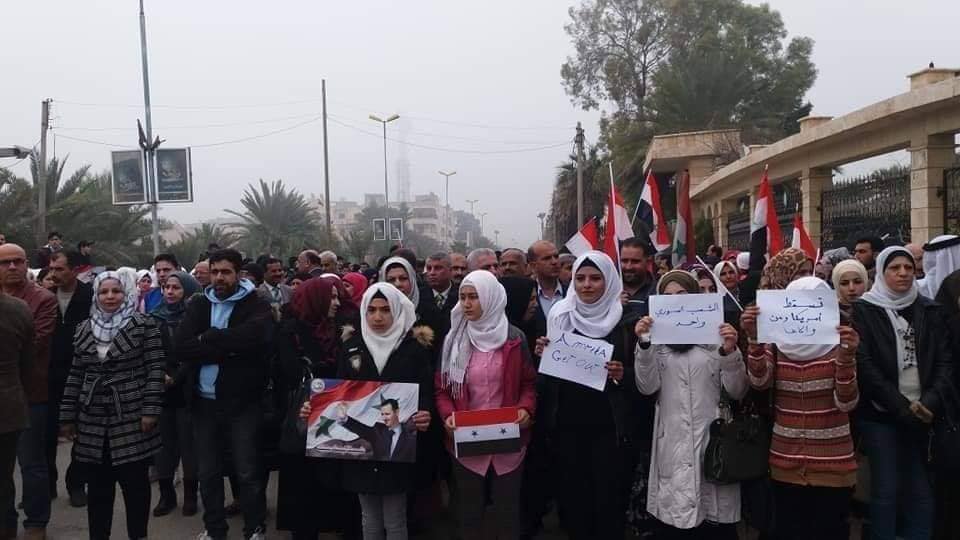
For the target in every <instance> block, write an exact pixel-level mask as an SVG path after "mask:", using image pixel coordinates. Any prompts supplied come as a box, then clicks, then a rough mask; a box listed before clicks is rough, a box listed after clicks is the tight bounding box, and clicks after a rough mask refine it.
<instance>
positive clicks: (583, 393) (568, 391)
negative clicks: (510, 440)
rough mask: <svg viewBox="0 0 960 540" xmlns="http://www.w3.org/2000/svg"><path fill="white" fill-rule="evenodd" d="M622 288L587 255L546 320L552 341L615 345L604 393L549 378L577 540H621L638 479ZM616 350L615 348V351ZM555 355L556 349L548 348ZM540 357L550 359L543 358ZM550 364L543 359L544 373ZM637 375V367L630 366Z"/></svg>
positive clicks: (549, 413) (566, 507) (553, 428)
mask: <svg viewBox="0 0 960 540" xmlns="http://www.w3.org/2000/svg"><path fill="white" fill-rule="evenodd" d="M622 291H623V284H622V283H621V281H620V276H619V274H618V273H617V266H616V264H615V263H614V262H613V261H612V260H611V259H610V257H608V256H607V255H606V254H604V253H601V252H599V251H588V252H586V253H584V254H583V255H581V256H579V257H577V260H576V261H575V262H574V263H573V286H572V287H570V288H569V289H567V295H566V297H565V298H564V299H563V300H561V301H560V302H558V303H557V304H556V305H554V306H553V309H552V310H550V316H549V317H548V318H547V337H546V338H542V339H540V340H539V341H538V344H537V348H538V349H540V350H541V352H542V350H543V348H544V347H546V346H548V345H549V344H550V343H553V342H556V343H560V342H561V341H567V342H569V341H574V340H572V339H571V336H583V337H584V338H589V339H583V340H579V341H581V342H584V341H589V340H595V341H600V342H604V343H605V344H609V345H612V346H613V347H612V349H613V352H612V354H611V355H610V356H609V357H608V358H609V360H607V361H606V362H605V366H604V367H605V368H606V378H605V380H601V381H600V382H601V386H602V389H599V390H598V389H596V388H595V387H593V386H585V385H584V384H578V383H576V382H571V381H570V380H565V379H561V378H558V377H554V376H551V377H546V381H547V382H546V384H545V385H544V389H543V393H542V394H541V395H542V399H543V401H544V404H543V407H542V411H543V412H542V415H541V416H542V417H543V418H544V424H545V425H546V427H547V428H548V429H549V430H550V432H551V434H552V439H553V443H554V448H555V450H556V452H557V454H558V457H559V461H560V466H561V468H562V471H563V475H564V481H563V482H561V484H560V490H559V493H558V496H559V502H560V508H561V512H562V515H563V516H564V526H565V527H566V529H567V533H568V534H569V536H570V538H573V539H587V538H622V537H623V529H624V521H625V507H626V495H627V493H628V491H629V488H630V482H631V480H632V472H633V466H632V463H631V461H630V456H631V455H632V454H633V451H634V447H633V444H634V443H636V442H637V441H638V440H639V437H638V436H637V435H638V434H637V433H635V431H636V425H637V422H636V419H635V417H634V414H635V412H636V411H637V410H638V406H636V404H635V401H634V400H635V399H638V398H639V393H638V392H637V389H636V386H635V385H634V383H633V374H632V373H628V374H627V376H625V375H624V364H623V363H622V362H621V361H620V360H618V359H619V358H625V357H626V354H625V351H624V349H625V346H624V343H625V341H626V340H625V338H626V335H625V332H626V331H628V330H625V329H624V328H623V327H621V326H620V319H621V316H622V314H623V307H622V305H621V303H620V293H621V292H622ZM608 349H609V347H608ZM547 352H548V353H549V352H550V350H549V349H547ZM540 356H543V355H542V354H541V355H540ZM549 361H551V360H550V359H549V358H542V359H541V360H540V367H541V370H543V369H544V365H545V364H546V363H548V362H549ZM629 369H630V371H632V370H633V366H632V365H631V366H629Z"/></svg>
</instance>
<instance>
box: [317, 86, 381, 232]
mask: <svg viewBox="0 0 960 540" xmlns="http://www.w3.org/2000/svg"><path fill="white" fill-rule="evenodd" d="M320 92H321V94H322V96H323V205H324V206H325V207H326V213H327V244H328V245H329V246H330V247H333V226H332V224H331V220H330V204H331V203H330V159H329V157H328V154H327V80H326V79H321V80H320ZM384 230H386V224H384Z"/></svg>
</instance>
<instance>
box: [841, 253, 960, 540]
mask: <svg viewBox="0 0 960 540" xmlns="http://www.w3.org/2000/svg"><path fill="white" fill-rule="evenodd" d="M915 268H916V262H915V261H914V259H913V256H912V255H911V254H910V252H909V251H907V250H906V249H905V248H902V247H898V246H892V247H888V248H886V249H884V250H883V251H881V252H880V255H879V257H877V265H876V269H877V276H876V280H875V281H874V283H873V287H871V289H870V290H869V291H868V292H867V293H866V294H864V295H863V297H862V299H861V300H860V301H859V302H857V303H855V304H854V306H853V320H854V323H855V324H856V327H857V331H858V332H859V333H860V337H861V343H860V347H859V348H858V349H857V377H858V381H859V384H860V397H861V399H860V407H859V408H858V409H857V416H858V418H857V421H858V427H859V428H860V433H861V435H862V438H863V448H864V452H865V453H866V454H867V456H868V457H869V458H870V477H871V480H872V481H871V490H870V510H869V515H870V531H871V538H874V539H881V540H886V539H890V540H892V539H893V538H894V537H895V536H896V534H897V532H898V530H900V534H901V536H902V537H903V538H907V539H911V540H912V539H918V538H930V537H931V534H932V525H933V513H934V500H933V494H932V490H931V485H930V482H931V480H932V478H931V476H930V472H929V470H928V468H927V462H926V460H927V450H928V447H927V443H928V436H927V433H928V431H929V430H930V426H931V424H932V423H933V421H934V419H936V418H938V417H940V416H941V415H943V413H944V407H945V406H946V403H945V400H947V399H951V398H950V396H952V395H953V392H954V390H953V389H952V388H951V386H952V385H951V382H950V377H951V363H952V361H953V359H952V355H951V349H950V340H949V339H948V338H947V334H946V328H945V327H944V325H943V323H942V316H941V313H940V306H939V305H938V304H936V303H934V302H933V301H932V300H930V299H929V298H926V297H924V296H922V295H921V294H920V292H919V287H918V286H917V282H916V279H915V277H914V270H915ZM898 501H903V502H904V507H903V513H902V514H901V515H902V516H904V519H903V520H902V522H901V523H897V515H898Z"/></svg>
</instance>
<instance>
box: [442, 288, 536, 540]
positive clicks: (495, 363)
mask: <svg viewBox="0 0 960 540" xmlns="http://www.w3.org/2000/svg"><path fill="white" fill-rule="evenodd" d="M506 306H507V293H506V291H505V290H504V288H503V286H502V285H501V284H500V283H499V282H498V281H497V278H496V277H494V275H493V274H491V273H490V272H487V271H486V270H477V271H474V272H471V273H469V274H467V276H466V277H465V278H463V282H461V284H460V301H459V302H458V303H457V305H456V306H454V308H453V311H452V312H451V313H450V332H449V333H448V334H447V337H446V340H445V341H444V344H443V359H442V363H441V368H440V372H439V373H437V375H436V392H435V393H436V401H437V412H438V413H439V414H440V418H443V420H444V424H445V426H446V428H447V432H448V434H449V435H450V436H451V437H448V439H447V442H448V448H449V449H451V454H453V455H455V456H457V457H456V458H455V459H454V461H453V481H454V483H453V489H454V492H455V493H454V497H455V498H456V501H457V518H458V519H457V521H458V524H457V525H458V529H459V532H460V537H461V538H463V539H465V540H470V539H478V540H479V539H487V538H494V539H501V540H513V539H514V538H517V537H518V536H519V535H520V510H519V508H520V484H521V482H520V481H521V478H522V470H523V461H524V457H525V455H526V444H527V442H528V441H529V438H530V433H529V428H530V424H531V422H532V419H533V414H534V412H535V408H536V400H537V393H536V379H537V372H536V370H535V368H534V367H533V360H532V358H531V356H530V349H529V348H528V347H527V341H526V337H525V336H524V335H523V332H521V331H520V330H518V329H517V328H515V327H513V326H511V325H510V323H509V321H508V320H507V315H506V313H505V311H504V310H505V308H506ZM502 408H515V409H516V414H515V416H514V417H513V418H509V419H504V420H503V421H506V422H510V423H511V424H512V423H515V424H519V441H517V440H516V439H513V440H512V441H507V440H506V439H501V440H497V439H496V437H494V438H490V437H488V436H487V435H486V434H488V433H489V430H484V429H480V428H479V426H477V425H475V427H474V429H471V430H469V431H470V432H471V433H472V434H473V435H478V434H481V433H482V434H484V440H483V441H479V440H478V443H476V444H475V445H474V446H473V448H481V447H486V448H494V447H496V446H498V445H500V444H503V446H507V445H509V443H510V442H515V443H516V447H517V448H519V451H510V452H504V453H495V454H491V453H480V454H478V453H475V452H472V451H467V448H466V444H465V445H464V446H463V448H462V450H464V451H461V445H460V444H459V442H458V443H457V446H456V447H455V448H456V449H455V450H454V446H453V444H452V442H453V441H451V438H454V439H456V438H457V437H456V436H455V432H457V431H458V430H457V427H458V426H457V418H458V416H457V413H459V412H469V411H489V412H493V411H492V410H493V409H502ZM492 423H493V422H490V424H492ZM497 423H501V421H500V420H498V421H497ZM507 427H514V426H502V427H500V428H499V429H498V430H497V431H496V432H497V433H507V432H508V431H511V430H508V429H507ZM512 431H513V433H517V430H516V428H515V427H514V429H513V430H512ZM514 437H516V435H514ZM467 454H469V455H467ZM485 526H486V528H485Z"/></svg>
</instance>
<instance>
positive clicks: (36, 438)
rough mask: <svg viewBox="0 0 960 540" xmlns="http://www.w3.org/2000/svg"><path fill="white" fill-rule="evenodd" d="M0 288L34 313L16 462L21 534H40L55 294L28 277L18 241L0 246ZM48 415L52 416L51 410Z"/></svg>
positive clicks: (8, 514) (13, 522)
mask: <svg viewBox="0 0 960 540" xmlns="http://www.w3.org/2000/svg"><path fill="white" fill-rule="evenodd" d="M0 287H2V288H3V292H4V294H8V295H10V296H12V297H14V298H19V299H20V300H23V301H24V302H25V303H26V304H27V307H28V308H29V309H30V313H31V315H32V316H33V327H34V340H33V343H34V351H35V357H34V359H35V360H34V362H33V364H32V365H31V366H30V368H28V370H27V372H26V376H25V377H24V388H25V390H26V394H27V401H28V402H29V404H30V427H29V428H27V429H26V430H24V431H23V433H21V435H20V441H19V442H18V443H17V461H18V462H19V463H20V474H21V476H22V478H23V513H24V514H25V517H24V521H23V527H24V531H25V532H26V536H25V538H44V537H45V534H46V527H47V523H48V522H49V521H50V482H49V476H48V474H49V473H48V470H47V459H46V443H45V440H46V424H47V414H48V411H47V400H48V392H47V372H48V370H49V367H50V340H51V338H52V337H53V332H54V330H55V328H56V326H57V310H58V306H57V297H56V296H54V295H53V293H51V292H50V291H48V290H46V289H44V288H43V287H40V286H39V285H37V284H36V283H33V282H32V281H30V280H28V279H27V254H26V252H25V251H24V250H23V248H21V247H20V246H18V245H17V244H4V245H2V246H0ZM49 414H56V413H55V412H53V411H50V412H49ZM0 512H4V517H5V518H6V519H7V523H5V528H6V529H8V530H11V531H16V530H17V519H18V517H19V516H18V514H17V511H16V509H15V508H13V505H12V504H11V505H10V507H9V508H0Z"/></svg>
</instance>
